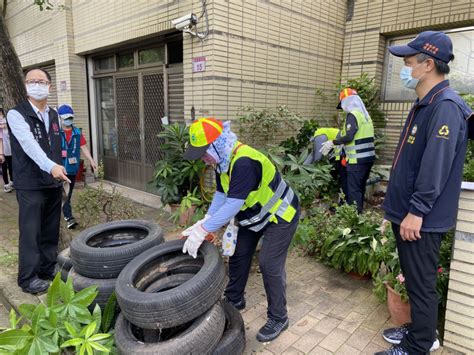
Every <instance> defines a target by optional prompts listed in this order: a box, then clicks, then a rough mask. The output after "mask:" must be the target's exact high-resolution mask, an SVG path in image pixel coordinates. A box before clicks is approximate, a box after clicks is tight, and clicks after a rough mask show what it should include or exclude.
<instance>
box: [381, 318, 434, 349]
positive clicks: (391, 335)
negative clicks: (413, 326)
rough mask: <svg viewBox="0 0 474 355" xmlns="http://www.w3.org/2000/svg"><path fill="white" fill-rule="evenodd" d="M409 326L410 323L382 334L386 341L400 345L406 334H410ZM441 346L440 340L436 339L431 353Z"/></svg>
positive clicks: (386, 330)
mask: <svg viewBox="0 0 474 355" xmlns="http://www.w3.org/2000/svg"><path fill="white" fill-rule="evenodd" d="M409 326H410V323H406V324H403V325H402V326H400V327H397V328H389V329H385V330H384V331H383V333H382V337H383V338H384V339H385V341H387V342H389V343H390V344H395V345H398V344H400V342H401V341H402V339H403V337H404V336H405V335H406V334H408V327H409ZM436 334H438V331H436ZM439 346H440V343H439V340H438V338H436V339H435V341H434V342H433V345H432V346H431V349H430V351H436V350H438V349H439Z"/></svg>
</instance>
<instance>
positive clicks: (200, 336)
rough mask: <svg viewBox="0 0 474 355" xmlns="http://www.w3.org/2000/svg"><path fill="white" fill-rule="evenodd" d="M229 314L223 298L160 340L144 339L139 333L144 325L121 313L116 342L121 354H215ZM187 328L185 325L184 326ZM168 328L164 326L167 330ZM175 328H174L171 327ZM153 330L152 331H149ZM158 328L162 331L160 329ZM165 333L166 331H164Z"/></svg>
mask: <svg viewBox="0 0 474 355" xmlns="http://www.w3.org/2000/svg"><path fill="white" fill-rule="evenodd" d="M224 326H225V315H224V310H223V308H222V304H221V303H220V302H218V303H216V304H215V305H214V306H213V307H212V308H211V309H209V310H208V311H207V312H206V313H204V314H203V315H201V316H200V317H198V318H196V319H194V320H193V321H191V322H190V324H187V325H186V326H183V327H179V328H178V329H179V330H178V333H177V334H174V335H172V336H171V338H170V339H168V340H164V341H159V342H150V343H147V342H144V341H143V340H139V339H138V338H137V336H136V335H135V334H138V333H139V332H140V329H137V328H136V327H134V326H133V325H132V324H131V323H130V322H129V321H128V320H127V319H125V317H124V314H123V313H120V315H119V317H118V319H117V322H116V323H115V344H116V346H117V349H118V350H119V352H120V353H121V354H124V355H135V354H167V355H181V354H211V353H212V351H213V349H214V348H215V347H216V345H217V343H218V342H219V339H220V337H221V335H222V333H223V331H224ZM183 328H184V329H183ZM165 331H167V329H163V333H164V332H165ZM170 331H171V332H172V330H171V329H170ZM149 332H150V331H149ZM156 332H159V331H158V330H156ZM163 333H162V334H163Z"/></svg>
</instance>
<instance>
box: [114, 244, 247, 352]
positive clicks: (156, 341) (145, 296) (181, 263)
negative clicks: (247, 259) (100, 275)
mask: <svg viewBox="0 0 474 355" xmlns="http://www.w3.org/2000/svg"><path fill="white" fill-rule="evenodd" d="M183 243H184V242H183V241H182V240H174V241H170V242H165V243H163V244H160V245H158V246H155V247H153V248H151V249H149V250H147V251H145V252H143V253H142V254H140V255H139V256H137V257H136V258H135V259H133V260H132V261H131V262H130V263H129V264H128V265H127V266H126V267H125V268H124V269H123V270H122V272H121V273H120V275H119V277H118V279H117V283H116V295H117V301H118V303H119V306H120V309H121V313H120V315H119V317H118V319H117V322H116V324H115V342H116V346H117V348H118V349H119V351H120V352H121V353H122V354H127V355H133V354H180V355H181V354H222V355H223V354H226V355H232V354H242V353H243V350H244V347H245V330H244V323H243V320H242V317H241V315H240V312H239V311H238V310H237V309H235V308H234V307H233V306H232V305H230V304H229V303H228V302H225V301H223V300H222V293H223V290H224V287H225V284H226V275H225V268H224V263H223V260H222V258H221V256H220V253H219V251H218V250H217V248H216V247H215V246H214V245H212V244H210V243H209V242H207V241H205V242H204V243H203V244H202V246H201V247H200V249H199V252H198V257H197V258H196V259H193V258H192V257H190V256H189V255H187V254H183V253H182V248H183Z"/></svg>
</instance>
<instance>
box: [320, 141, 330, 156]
mask: <svg viewBox="0 0 474 355" xmlns="http://www.w3.org/2000/svg"><path fill="white" fill-rule="evenodd" d="M333 147H334V143H333V142H332V141H326V142H324V143H323V144H321V149H320V150H319V152H320V153H321V154H322V155H324V156H326V155H328V154H329V152H330V151H331V149H332V148H333Z"/></svg>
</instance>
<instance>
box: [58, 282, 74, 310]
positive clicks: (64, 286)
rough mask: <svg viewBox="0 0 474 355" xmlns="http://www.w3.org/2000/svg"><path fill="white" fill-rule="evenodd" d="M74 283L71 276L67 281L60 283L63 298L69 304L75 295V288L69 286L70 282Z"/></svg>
mask: <svg viewBox="0 0 474 355" xmlns="http://www.w3.org/2000/svg"><path fill="white" fill-rule="evenodd" d="M69 283H70V284H71V285H72V280H71V279H70V278H68V279H67V282H66V283H61V284H60V285H59V292H60V294H61V299H62V301H63V302H64V303H65V304H68V303H69V302H70V301H71V298H72V297H73V296H74V290H72V292H71V289H70V288H69V286H68V284H69Z"/></svg>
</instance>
